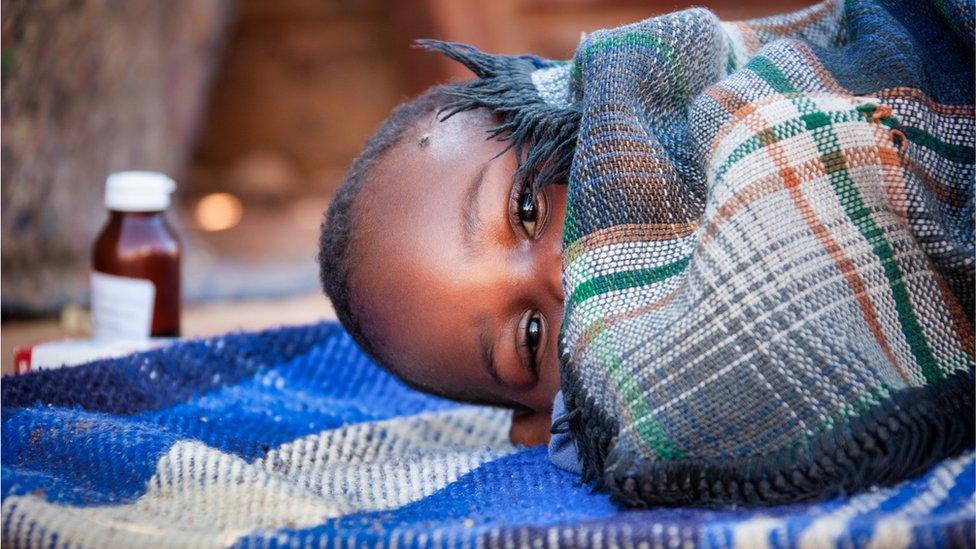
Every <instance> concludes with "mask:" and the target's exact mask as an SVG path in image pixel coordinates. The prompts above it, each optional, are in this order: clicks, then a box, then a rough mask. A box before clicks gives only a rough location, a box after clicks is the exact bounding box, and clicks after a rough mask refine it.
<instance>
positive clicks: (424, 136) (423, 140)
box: [417, 133, 431, 148]
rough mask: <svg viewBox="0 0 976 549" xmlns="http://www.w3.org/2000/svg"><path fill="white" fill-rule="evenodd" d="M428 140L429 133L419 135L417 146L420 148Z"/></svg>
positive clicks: (424, 145)
mask: <svg viewBox="0 0 976 549" xmlns="http://www.w3.org/2000/svg"><path fill="white" fill-rule="evenodd" d="M430 140H431V136H430V134H429V133H425V134H424V135H421V136H420V139H418V140H417V146H418V147H420V148H424V147H426V146H427V145H429V144H430Z"/></svg>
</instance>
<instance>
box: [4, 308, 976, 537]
mask: <svg viewBox="0 0 976 549" xmlns="http://www.w3.org/2000/svg"><path fill="white" fill-rule="evenodd" d="M2 393H3V394H2V397H3V400H2V403H3V412H2V420H3V429H2V437H3V443H2V444H3V445H2V473H3V477H2V496H3V507H2V509H3V513H2V519H3V530H2V532H3V539H2V541H3V543H4V546H15V547H17V546H27V545H30V546H41V545H43V546H48V545H50V546H59V547H60V546H66V545H69V544H70V545H72V546H79V547H85V546H87V547H112V546H122V547H128V546H140V547H157V546H164V545H165V546H187V545H195V546H217V545H235V544H236V545H240V546H278V545H287V546H292V545H301V546H306V544H310V545H319V544H325V545H343V546H347V545H350V544H354V545H363V544H367V545H370V546H373V545H383V546H388V545H397V546H457V545H464V546H474V545H477V544H484V545H486V546H499V545H506V546H512V545H533V546H534V545H537V544H538V545H540V546H541V545H542V544H546V545H548V546H553V545H555V544H560V545H623V546H634V545H637V544H638V543H639V542H640V541H649V542H651V544H652V545H653V546H658V545H660V546H665V547H677V546H684V545H685V544H687V543H689V542H690V543H692V544H698V545H702V546H715V547H728V546H742V547H756V546H762V545H769V546H798V545H804V546H806V544H811V545H814V546H831V545H845V546H868V545H869V544H872V543H874V544H880V546H884V547H900V546H930V545H970V546H971V545H973V544H974V538H976V535H974V528H973V523H972V517H973V514H974V510H976V500H974V493H976V491H974V488H976V487H974V475H976V463H974V455H973V453H972V452H969V453H967V454H965V455H964V456H962V457H959V458H956V459H953V460H949V461H945V462H942V463H940V464H939V465H937V466H936V467H934V468H933V469H931V470H930V471H928V472H927V473H926V474H924V475H923V476H921V477H919V478H916V479H913V480H909V481H907V482H905V483H903V484H901V485H899V486H897V487H894V488H890V489H883V490H876V491H871V492H867V493H863V494H860V495H856V496H853V497H850V498H846V499H836V500H833V501H829V502H826V503H819V504H810V505H793V506H782V507H772V508H753V509H724V510H714V509H712V510H699V509H653V510H644V511H624V510H620V509H618V508H616V507H615V506H614V505H613V504H612V503H611V502H610V501H609V499H608V496H606V495H605V494H601V493H598V492H595V491H593V490H592V488H591V486H588V485H581V484H580V481H579V477H577V476H575V475H573V474H570V473H567V472H564V471H561V470H559V469H557V468H556V467H555V466H553V465H552V464H551V463H550V462H549V461H548V459H547V457H546V450H545V449H544V448H531V449H526V448H515V447H512V446H511V445H509V444H508V442H507V429H508V421H509V415H508V413H507V412H505V411H503V410H498V409H492V408H483V407H474V406H467V405H459V404H455V403H452V402H448V401H445V400H442V399H439V398H435V397H431V396H428V395H424V394H421V393H418V392H415V391H413V390H411V389H409V388H407V387H405V386H404V385H402V384H401V383H400V382H399V381H397V380H396V379H395V378H393V377H392V376H390V375H389V374H388V373H386V372H384V371H383V370H381V369H379V368H377V367H376V366H375V365H373V364H372V363H371V362H370V361H369V360H368V359H367V358H366V357H365V356H364V355H363V354H361V353H360V352H359V350H358V349H357V348H356V347H355V346H354V345H353V343H352V341H351V339H350V338H349V336H348V335H347V334H346V333H345V332H343V331H342V329H341V328H340V327H338V326H337V325H335V324H331V323H324V324H318V325H312V326H306V327H297V328H284V329H279V330H272V331H266V332H261V333H256V334H235V335H228V336H224V337H220V338H215V339H209V340H203V341H188V342H183V343H178V344H175V345H172V346H170V347H168V348H165V349H162V350H158V351H154V352H150V353H144V354H136V355H132V356H129V357H125V358H121V359H117V360H109V361H101V362H95V363H91V364H88V365H85V366H81V367H77V368H72V369H62V370H51V371H39V372H35V373H31V374H28V375H25V376H20V377H13V378H11V377H8V378H5V379H4V380H3V383H2Z"/></svg>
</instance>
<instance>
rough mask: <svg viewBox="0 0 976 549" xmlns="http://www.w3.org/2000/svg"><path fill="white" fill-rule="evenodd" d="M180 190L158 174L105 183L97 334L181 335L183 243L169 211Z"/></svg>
mask: <svg viewBox="0 0 976 549" xmlns="http://www.w3.org/2000/svg"><path fill="white" fill-rule="evenodd" d="M175 188H176V185H175V183H173V180H172V179H170V178H169V177H166V176H165V175H163V174H161V173H156V172H119V173H113V174H112V175H110V176H109V177H108V180H107V181H106V182H105V206H106V207H107V208H108V210H109V218H108V221H107V222H106V223H105V226H104V227H102V230H101V232H100V233H99V235H98V238H97V239H96V240H95V245H94V248H93V250H92V273H91V290H92V295H91V302H92V303H91V305H92V336H93V337H94V338H96V339H127V340H134V339H145V338H148V337H178V336H179V335H180V241H179V238H178V237H177V235H176V232H175V231H174V230H173V228H172V227H171V226H170V225H169V223H168V222H167V221H166V217H165V215H164V213H165V211H166V209H167V208H168V207H169V204H170V193H172V192H173V190H174V189H175Z"/></svg>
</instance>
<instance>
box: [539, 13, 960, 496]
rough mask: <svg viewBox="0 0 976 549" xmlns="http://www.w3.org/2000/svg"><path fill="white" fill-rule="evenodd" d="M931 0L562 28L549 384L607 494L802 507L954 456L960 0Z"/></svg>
mask: <svg viewBox="0 0 976 549" xmlns="http://www.w3.org/2000/svg"><path fill="white" fill-rule="evenodd" d="M953 8H954V6H953V5H952V4H951V3H945V2H895V1H891V2H886V1H874V0H850V1H848V2H846V3H840V2H826V3H822V4H818V5H816V6H813V7H811V8H809V9H807V10H804V11H802V12H799V13H794V14H790V15H787V16H783V17H778V18H770V19H763V20H757V21H749V22H742V23H721V22H719V21H718V20H717V19H716V18H715V17H714V15H713V14H711V13H710V12H708V11H705V10H700V9H696V10H688V11H682V12H678V13H674V14H670V15H667V16H663V17H659V18H654V19H650V20H647V21H644V22H641V23H637V24H634V25H628V26H625V27H620V28H617V29H612V30H608V31H600V32H597V33H594V34H592V35H590V36H588V37H587V38H586V39H585V40H584V41H583V42H582V43H581V45H580V46H579V49H578V50H577V52H576V55H575V57H574V59H573V62H572V67H571V69H570V70H569V74H570V77H571V78H572V84H573V91H572V92H571V93H573V94H575V96H576V98H577V99H576V108H577V109H578V111H579V113H580V119H579V127H578V141H577V144H576V151H575V156H574V158H573V163H572V169H571V173H570V178H569V213H568V214H567V220H566V227H565V239H564V242H565V257H564V286H565V295H566V296H567V303H566V314H565V318H564V324H563V332H562V341H561V352H562V366H561V369H562V376H563V378H562V383H563V392H564V394H565V399H566V405H567V409H568V410H569V413H570V415H571V416H572V420H571V421H570V425H571V426H572V427H573V431H574V433H575V435H576V441H577V444H578V446H579V450H580V454H581V457H582V459H583V462H584V463H583V465H584V469H585V471H586V472H587V474H588V475H589V477H591V478H594V477H595V478H598V479H600V480H601V481H602V482H603V484H604V485H605V486H607V487H609V488H610V490H611V491H612V492H613V493H614V494H615V495H616V496H617V498H618V500H619V501H621V502H624V503H628V504H632V505H648V504H723V503H729V502H745V503H771V502H789V501H797V500H804V499H810V498H820V497H825V496H829V495H832V494H838V493H844V492H847V491H851V490H856V489H860V488H864V487H867V486H870V485H873V484H877V483H882V484H884V483H891V482H894V481H896V480H899V479H902V478H905V477H906V476H910V475H913V474H917V473H918V472H919V471H920V470H922V469H923V468H924V467H926V466H928V465H930V464H931V463H933V462H935V461H937V460H939V459H941V458H943V457H945V456H947V455H953V454H956V453H958V452H961V451H963V450H964V449H965V448H967V447H970V446H972V444H973V422H972V416H973V408H972V395H971V393H972V390H973V377H972V372H973V364H974V354H973V353H974V349H973V340H974V337H973V324H972V314H973V311H972V309H973V284H974V278H973V272H974V271H973V265H974V256H973V243H974V241H973V180H974V148H973V147H974V132H973V124H974V119H973V115H974V109H973V48H972V36H971V31H970V30H967V29H972V27H973V9H972V4H971V3H967V4H963V5H962V6H961V7H960V6H955V8H957V9H956V11H953ZM960 29H962V30H960ZM967 33H968V34H967ZM967 39H968V42H967ZM552 88H554V86H553V85H551V84H550V85H549V89H552ZM574 411H575V412H574Z"/></svg>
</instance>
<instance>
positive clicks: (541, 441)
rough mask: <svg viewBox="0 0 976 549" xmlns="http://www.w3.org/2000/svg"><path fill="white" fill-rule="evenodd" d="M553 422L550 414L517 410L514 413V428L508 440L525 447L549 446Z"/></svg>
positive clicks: (509, 433)
mask: <svg viewBox="0 0 976 549" xmlns="http://www.w3.org/2000/svg"><path fill="white" fill-rule="evenodd" d="M551 427H552V420H551V419H550V414H549V412H548V411H547V412H530V411H520V410H516V411H515V412H514V413H512V428H511V429H509V431H508V440H510V441H511V442H512V444H521V445H523V446H544V445H546V444H549V429H550V428H551Z"/></svg>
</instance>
